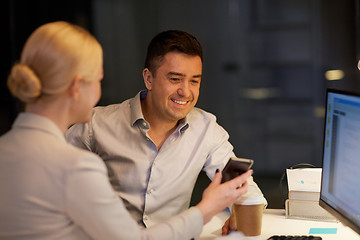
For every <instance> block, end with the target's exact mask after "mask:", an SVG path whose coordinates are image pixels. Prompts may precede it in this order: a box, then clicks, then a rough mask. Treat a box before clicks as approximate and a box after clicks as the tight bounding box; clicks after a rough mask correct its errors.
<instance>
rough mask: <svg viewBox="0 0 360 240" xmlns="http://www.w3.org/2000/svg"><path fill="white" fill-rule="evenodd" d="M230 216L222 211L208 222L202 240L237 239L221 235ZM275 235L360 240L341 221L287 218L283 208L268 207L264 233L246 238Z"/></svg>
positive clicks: (263, 225)
mask: <svg viewBox="0 0 360 240" xmlns="http://www.w3.org/2000/svg"><path fill="white" fill-rule="evenodd" d="M228 217H229V213H228V212H221V213H219V214H218V215H216V216H215V217H213V218H212V219H211V221H210V222H208V223H207V224H206V225H205V226H204V228H203V231H202V233H201V235H200V239H201V240H210V239H219V240H220V239H224V240H225V239H236V238H227V237H221V227H222V226H223V224H224V222H225V221H226V219H227V218H228ZM310 228H337V233H336V234H309V231H310ZM273 235H316V236H321V237H322V239H323V240H360V236H359V235H358V234H357V233H355V232H354V231H353V230H352V229H350V228H349V227H346V226H344V225H342V224H341V223H339V222H321V221H308V220H300V219H288V218H285V210H283V209H266V210H265V212H264V216H263V224H262V234H261V236H259V237H246V238H243V239H246V240H250V239H251V240H253V239H254V240H255V239H256V240H266V239H268V238H269V237H271V236H273ZM240 239H242V238H240Z"/></svg>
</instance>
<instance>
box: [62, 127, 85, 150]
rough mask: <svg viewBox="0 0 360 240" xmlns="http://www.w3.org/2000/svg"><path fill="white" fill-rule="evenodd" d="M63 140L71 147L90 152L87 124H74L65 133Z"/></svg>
mask: <svg viewBox="0 0 360 240" xmlns="http://www.w3.org/2000/svg"><path fill="white" fill-rule="evenodd" d="M65 138H66V141H68V142H69V143H71V144H72V145H73V146H76V147H79V148H82V149H86V150H90V151H91V142H90V138H91V136H90V128H89V124H88V123H86V124H83V123H78V124H74V125H73V126H71V127H70V128H69V129H68V130H67V131H66V133H65Z"/></svg>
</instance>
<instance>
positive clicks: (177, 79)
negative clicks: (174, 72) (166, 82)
mask: <svg viewBox="0 0 360 240" xmlns="http://www.w3.org/2000/svg"><path fill="white" fill-rule="evenodd" d="M170 80H171V81H180V78H170Z"/></svg>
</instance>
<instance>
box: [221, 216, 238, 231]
mask: <svg viewBox="0 0 360 240" xmlns="http://www.w3.org/2000/svg"><path fill="white" fill-rule="evenodd" d="M236 230H237V229H236V217H235V214H234V211H232V213H231V216H230V217H229V218H228V220H226V222H225V224H224V226H223V227H222V235H223V236H225V235H228V234H229V233H230V232H231V231H236Z"/></svg>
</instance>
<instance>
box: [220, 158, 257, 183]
mask: <svg viewBox="0 0 360 240" xmlns="http://www.w3.org/2000/svg"><path fill="white" fill-rule="evenodd" d="M253 164H254V161H253V160H252V159H247V158H237V157H231V158H230V159H229V161H228V163H227V164H226V165H225V167H224V169H223V171H222V179H221V183H224V182H226V181H229V180H231V179H233V178H235V177H237V176H240V175H241V174H243V173H245V172H246V171H247V170H249V169H250V168H251V167H252V165H253Z"/></svg>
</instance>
